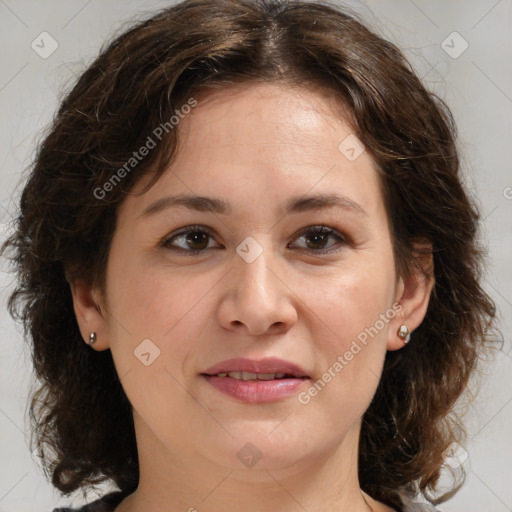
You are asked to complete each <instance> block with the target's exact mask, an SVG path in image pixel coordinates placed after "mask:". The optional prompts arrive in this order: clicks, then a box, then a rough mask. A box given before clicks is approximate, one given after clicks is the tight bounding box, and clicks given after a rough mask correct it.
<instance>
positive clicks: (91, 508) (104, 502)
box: [53, 491, 442, 512]
mask: <svg viewBox="0 0 512 512" xmlns="http://www.w3.org/2000/svg"><path fill="white" fill-rule="evenodd" d="M124 498H125V495H124V494H123V493H122V492H120V491H117V492H112V493H110V494H107V495H105V496H103V498H100V499H99V500H96V501H93V502H92V503H89V504H88V505H84V506H83V507H81V508H54V509H53V512H113V511H114V509H115V508H116V507H117V506H118V505H119V503H121V501H123V499H124ZM397 512H442V511H441V510H439V509H436V508H434V507H433V506H432V505H424V504H420V503H414V502H412V501H410V502H409V503H406V504H405V505H404V507H403V508H402V509H401V510H400V511H397Z"/></svg>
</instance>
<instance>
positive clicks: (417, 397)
mask: <svg viewBox="0 0 512 512" xmlns="http://www.w3.org/2000/svg"><path fill="white" fill-rule="evenodd" d="M251 81H253V82H254V81H263V82H275V83H284V84H287V85H290V86H294V87H318V86H320V87H322V91H324V92H325V94H326V97H327V96H329V97H331V98H333V99H334V100H336V101H337V102H338V104H339V105H340V106H342V107H343V112H344V114H343V115H345V114H346V113H347V111H348V114H349V115H350V119H349V121H350V122H351V124H352V127H353V130H354V133H356V134H357V136H358V137H359V138H360V139H361V141H363V143H364V145H365V146H366V148H367V150H368V151H370V152H371V155H372V156H373V158H374V160H375V162H376V164H377V166H378V172H379V175H380V178H381V181H382V184H383V189H384V196H385V201H386V207H387V212H388V215H389V220H390V225H391V226H392V236H393V243H394V253H395V259H396V264H397V268H398V269H399V271H400V272H402V275H403V274H406V273H408V272H409V271H411V269H412V265H414V263H415V261H416V259H417V254H415V252H414V247H415V246H414V242H415V241H417V240H428V241H430V242H431V244H432V247H433V260H434V278H435V286H434V290H433V292H432V297H431V300H430V303H429V308H428V311H427V314H426V317H425V319H424V321H423V322H422V324H421V325H420V327H419V328H418V329H417V330H416V331H415V333H414V342H413V343H411V344H409V345H408V346H407V347H406V348H404V349H403V350H398V351H393V352H388V353H387V355H386V360H385V365H384V370H383V374H382V378H381V381H380V384H379V386H378V389H377V392H376V394H375V396H374V398H373V400H372V402H371V404H370V406H369V408H368V410H367V411H366V413H365V415H364V418H363V423H362V430H361V436H360V455H359V478H360V485H361V488H362V489H363V490H364V491H365V492H367V493H368V494H370V495H371V496H372V497H374V498H375V499H377V500H380V501H382V502H384V503H386V504H388V505H391V506H393V505H394V506H401V503H402V498H401V496H403V495H404V494H409V495H412V494H415V493H417V492H418V491H419V492H421V493H423V494H424V495H425V496H427V497H429V498H430V499H431V500H432V501H436V500H437V502H441V501H443V500H445V499H447V497H449V496H450V495H451V494H453V492H455V490H456V489H457V488H458V486H457V485H455V486H454V488H453V489H452V491H451V492H448V493H445V494H444V495H442V496H437V498H435V493H436V491H437V489H436V485H437V484H438V483H439V477H440V469H441V466H442V464H443V451H444V450H445V449H446V448H447V447H448V446H449V445H450V444H451V443H452V441H454V440H460V439H461V438H462V437H461V436H463V432H464V429H463V427H462V424H461V422H460V420H459V419H458V417H457V416H456V415H455V414H454V413H453V409H454V405H455V403H456V401H457V399H458V398H459V397H460V395H461V394H462V392H463V391H464V389H465V388H466V387H467V384H468V379H469V377H470V375H471V374H472V372H473V370H474V369H475V367H476V364H477V361H478V358H479V355H480V353H481V352H482V351H483V350H484V348H485V346H486V344H487V342H486V332H487V329H488V328H489V327H490V326H491V325H492V323H493V319H494V314H495V313H494V304H493V302H492V300H491V299H490V298H489V297H488V296H487V295H486V293H485V292H484V291H483V289H482V287H481V286H480V283H479V279H480V275H481V270H482V254H483V253H482V249H481V248H480V246H479V245H478V238H477V228H478V221H479V214H478V211H477V208H476V206H475V202H474V200H473V199H471V198H470V197H469V194H468V192H467V191H466V190H465V188H464V186H463V183H462V180H461V177H460V170H459V159H458V154H457V149H456V145H455V138H456V132H455V126H454V122H453V118H452V115H451V113H450V111H449V109H448V107H447V106H446V105H445V104H444V102H443V101H442V100H441V99H439V98H438V97H436V96H435V95H434V94H432V93H430V92H429V91H427V90H426V89H425V87H424V86H423V85H422V83H421V81H420V80H419V79H418V77H417V76H416V75H415V73H414V71H413V70H412V69H411V66H410V65H409V64H408V62H407V61H406V60H405V58H404V57H403V55H402V54H401V52H400V51H399V50H398V49H397V48H396V47H395V46H394V45H393V44H391V43H390V42H388V41H386V40H383V39H382V38H381V37H380V36H378V35H376V34H375V33H374V32H372V31H371V30H369V29H368V28H366V27H365V26H364V24H363V23H362V22H361V21H360V20H358V19H357V17H356V16H355V15H353V14H349V13H348V11H345V10H342V9H340V8H339V7H338V6H336V5H334V4H331V3H329V2H327V1H325V2H308V1H301V0H291V1H278V0H222V1H219V0H186V1H183V2H181V3H179V4H177V5H174V6H172V7H170V8H167V9H166V10H164V11H162V12H159V13H157V14H156V15H155V16H153V17H152V18H151V19H148V20H146V21H143V22H139V23H138V24H136V26H133V27H132V28H131V29H129V30H128V31H126V32H125V33H123V34H121V35H120V36H118V37H117V38H116V39H115V40H114V41H113V42H111V43H110V44H109V45H108V47H106V48H104V49H103V50H102V51H101V53H100V55H99V57H97V59H96V60H95V61H94V62H93V63H92V64H91V65H90V67H89V68H88V69H87V70H86V71H85V72H84V73H83V74H82V75H81V76H80V78H79V79H78V81H77V83H76V84H75V85H74V87H73V88H72V90H71V91H70V92H69V93H68V94H67V96H66V97H65V98H64V100H63V101H62V103H61V106H60V108H59V110H58V113H57V115H56V117H55V119H54V122H53V124H52V127H51V131H50V132H49V134H48V135H47V136H46V138H45V140H44V141H43V143H42V144H41V146H40V148H39V151H38V154H37V156H36V159H35V163H34V165H33V167H32V168H31V172H30V175H29V177H28V181H27V183H26V185H25V186H24V189H23V192H22V196H21V201H20V211H19V215H18V218H17V223H16V230H15V232H14V234H13V235H12V236H11V237H10V238H9V239H8V240H7V242H6V243H5V244H4V246H3V247H2V252H4V253H8V254H9V255H10V257H11V259H12V261H13V263H14V267H15V271H16V272H17V274H18V285H17V288H16V290H15V291H14V292H13V293H12V295H11V297H10V302H9V307H10V312H11V314H12V315H13V316H14V317H15V318H16V319H18V320H21V321H22V322H23V323H24V327H25V333H26V338H27V341H28V342H29V343H30V348H31V353H32V359H33V365H34V368H35V375H36V377H37V379H38V380H39V381H40V387H39V388H38V389H37V390H36V391H35V392H34V393H33V395H32V397H31V398H32V400H31V404H30V417H31V421H32V423H33V425H32V428H33V434H35V442H36V445H37V447H38V448H39V449H40V450H41V454H42V456H43V457H44V460H45V464H46V467H47V468H48V471H49V472H50V473H51V478H52V483H53V485H54V486H55V487H57V488H58V489H59V490H60V491H61V492H62V493H64V494H68V493H71V492H73V491H75V490H77V489H80V488H86V487H88V486H89V487H90V486H94V485H97V484H98V483H100V482H103V481H109V480H111V481H113V482H114V483H115V484H116V485H117V486H118V487H119V488H120V490H121V491H123V493H126V494H127V495H128V494H130V493H132V492H133V491H134V490H135V489H136V487H137V484H138V478H139V467H138V459H137V445H136V438H135V432H134V427H133V419H132V411H131V405H130V403H129V401H128V399H127V397H126V395H125V393H124V391H123V387H122V385H121V383H120V380H119V378H118V375H117V373H116V369H115V366H114V364H113V360H112V356H111V353H110V351H108V350H107V351H102V352H97V351H94V350H91V349H90V348H89V347H88V346H87V345H86V344H84V342H83V340H82V337H81V335H80V331H79V329H78V324H77V321H76V317H75V314H74V310H73V303H72V297H71V292H70V284H69V283H70V282H71V281H72V280H74V279H77V278H80V279H84V280H87V281H88V282H90V283H94V284H97V285H99V286H100V287H103V286H104V279H105V269H106V262H107V260H108V256H109V245H110V241H111V239H112V236H113V233H114V231H115V228H116V211H117V209H118V207H119V205H120V204H121V203H122V201H123V200H124V198H125V197H126V196H127V194H129V193H130V191H131V190H132V188H133V187H134V185H135V183H137V182H138V181H139V180H140V179H141V178H142V177H143V176H145V175H147V174H148V173H152V174H153V176H152V178H153V179H152V180H151V182H150V185H151V184H153V183H154V182H155V181H156V180H157V179H158V178H159V177H160V176H161V175H162V173H163V172H164V171H165V169H166V168H167V167H168V165H169V164H170V163H171V162H172V159H173V158H174V157H175V155H176V153H177V150H178V142H179V140H178V136H179V132H180V130H179V126H175V127H174V129H168V130H166V133H165V134H164V136H162V140H161V141H160V142H159V143H158V146H157V148H156V149H155V150H154V151H152V152H150V153H149V154H148V155H147V156H146V157H145V158H144V159H143V160H141V161H140V162H137V164H136V165H134V166H133V168H130V169H129V171H126V169H125V171H126V172H124V173H122V174H123V176H122V179H120V180H117V181H112V179H113V176H114V175H115V174H116V173H118V174H117V175H118V177H119V170H120V169H121V168H122V166H123V165H124V164H125V163H126V162H127V161H128V160H129V159H130V158H132V157H133V152H134V150H136V149H137V148H139V147H141V146H142V145H143V144H144V142H145V141H147V139H148V137H149V136H151V134H152V133H153V132H154V129H155V127H157V126H160V125H163V124H164V123H168V121H169V119H170V118H171V116H172V115H174V114H175V113H176V110H179V109H180V108H181V106H182V105H184V104H185V103H186V102H187V99H189V98H191V97H193V96H194V95H196V94H197V95H198V96H199V95H200V93H201V91H211V90H215V89H221V88H226V87H227V86H229V85H234V84H239V83H244V82H251ZM340 115H341V110H340ZM109 180H110V181H109ZM107 182H109V183H110V184H111V186H110V187H108V193H106V192H105V190H106V189H105V188H104V186H105V183H107ZM100 196H101V197H100ZM106 390H108V391H106ZM120 427H121V428H120ZM459 486H460V484H459Z"/></svg>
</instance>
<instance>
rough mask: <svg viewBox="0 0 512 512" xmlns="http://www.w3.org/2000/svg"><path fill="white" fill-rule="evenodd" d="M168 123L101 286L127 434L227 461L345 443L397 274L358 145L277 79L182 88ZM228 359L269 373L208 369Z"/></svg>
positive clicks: (318, 455)
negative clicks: (167, 151)
mask: <svg viewBox="0 0 512 512" xmlns="http://www.w3.org/2000/svg"><path fill="white" fill-rule="evenodd" d="M179 129H180V142H181V146H180V152H179V155H178V157H177V159H176V160H175V161H174V162H173V163H172V165H171V166H170V168H169V169H168V171H167V172H166V173H165V175H163V176H162V177H161V178H160V179H159V181H158V182H157V183H156V184H155V185H154V186H153V187H152V188H151V189H150V190H149V191H147V192H145V193H144V194H142V195H136V194H133V195H130V196H129V197H128V198H127V199H126V200H125V202H124V203H123V204H122V205H121V207H120V209H119V211H118V222H117V228H116V232H115V234H114V238H113V241H112V246H111V252H110V255H109V260H108V266H107V278H106V294H105V298H104V300H105V301H104V302H103V303H102V305H103V306H104V311H106V313H105V315H106V316H105V323H106V328H105V333H104V334H103V335H100V337H101V336H103V338H104V339H105V340H106V345H105V347H104V348H107V347H108V348H110V350H111V351H112V355H113V358H114V362H115V365H116V369H117V372H118V374H119V377H120V379H121V382H122V385H123V387H124V390H125V392H126V394H127V396H128V398H129V400H130V402H131V404H132V406H133V412H134V419H135V423H136V428H137V432H138V435H140V436H145V437H146V438H147V439H149V438H151V439H153V440H157V441H158V444H159V445H160V446H163V447H164V448H165V450H167V451H168V453H169V454H171V456H172V457H174V458H175V459H176V460H179V459H183V460H184V459H185V458H186V457H189V456H191V454H194V456H197V457H201V458H203V459H204V460H208V461H212V462H214V463H216V464H221V465H223V466H226V467H230V468H243V465H242V462H241V460H242V458H241V456H240V453H239V451H240V450H241V449H242V448H243V447H245V448H243V449H244V450H246V451H247V450H249V452H251V450H252V451H253V452H254V453H252V455H255V454H256V455H257V454H258V453H259V454H261V457H262V458H261V460H260V462H259V463H258V468H260V469H276V468H281V469H285V468H292V467H295V466H297V465H300V464H311V463H313V462H315V461H319V460H321V459H322V457H324V456H325V455H326V454H328V453H332V452H333V451H336V450H337V449H338V448H339V447H340V446H342V445H343V443H346V442H348V441H347V439H351V440H352V441H351V442H352V444H354V443H356V441H357V433H358V431H359V427H360V418H361V416H362V415H363V413H364V412H365V410H366V409H367V407H368V406H369V403H370V401H371V399H372V397H373V395H374V393H375V390H376V387H377V384H378V382H379V378H380V375H381V370H382V365H383V361H384V357H385V353H386V349H387V348H390V346H391V345H392V343H393V342H391V341H390V340H392V339H395V338H396V330H397V326H398V325H399V323H397V322H398V317H399V316H400V315H399V314H398V311H399V309H400V306H396V301H399V300H400V295H401V293H402V291H403V287H402V286H401V280H400V279H399V277H398V276H397V275H396V273H395V265H394V259H393V247H392V241H391V238H390V227H389V225H388V221H387V216H386V211H385V207H384V201H383V196H382V193H381V190H380V187H379V181H378V175H377V172H376V170H375V166H374V163H373V161H372V159H371V157H370V155H369V154H368V152H367V151H363V152H362V154H360V155H359V156H358V157H357V158H354V156H357V152H358V149H359V148H358V147H356V146H354V139H353V138H349V139H347V137H349V136H350V135H351V133H352V130H351V128H350V126H349V125H348V124H347V123H346V122H345V121H344V120H343V119H340V117H339V114H335V112H334V111H333V109H332V105H329V104H328V103H327V102H326V99H325V95H322V94H321V93H319V92H317V91H313V90H292V89H289V88H285V87H284V86H279V85H275V84H272V85H271V84H264V85H263V84H262V85H255V84H251V85H245V86H243V87H242V86H240V87H238V88H237V89H230V90H229V91H227V92H226V91H225V92H222V93H214V94H211V95H209V96H205V97H203V98H198V105H197V106H196V107H195V108H194V109H193V110H192V111H191V112H190V113H189V114H188V115H187V116H186V117H184V119H182V120H181V121H180V125H179ZM352 137H353V136H352ZM343 141H345V142H343ZM340 144H341V146H340ZM351 147H354V148H355V150H354V151H350V148H351ZM340 148H341V149H340ZM144 184H145V182H144V181H142V182H140V183H139V184H138V186H137V188H136V190H135V191H136V192H137V191H140V190H142V188H143V186H144ZM193 196H199V197H201V198H203V199H202V200H198V199H194V197H193ZM206 198H208V199H206ZM235 358H245V360H242V361H238V362H229V360H233V359H235ZM269 358H276V359H278V360H279V361H276V360H275V359H274V360H269ZM247 360H249V361H247ZM225 361H228V362H227V363H224V362H225ZM219 364H220V366H218V365H219ZM244 365H245V366H244ZM215 366H216V368H213V367H215ZM244 369H245V371H251V370H253V371H252V372H251V373H259V374H268V375H259V377H258V378H259V380H255V379H254V376H251V375H248V376H247V375H246V376H245V377H249V380H248V381H243V380H240V377H242V375H237V374H231V375H227V376H225V377H223V376H222V373H227V372H228V371H230V370H231V371H242V370H244ZM280 370H282V371H281V372H280ZM272 373H287V374H290V375H291V378H288V377H287V376H285V378H284V379H278V378H277V377H282V376H280V375H278V376H275V375H272ZM205 374H208V375H205ZM217 374H220V375H218V376H212V375H217ZM262 379H263V380H262ZM265 379H269V380H268V381H265ZM315 383H316V386H315ZM246 443H251V445H252V446H250V447H247V446H246ZM243 453H244V452H242V454H243Z"/></svg>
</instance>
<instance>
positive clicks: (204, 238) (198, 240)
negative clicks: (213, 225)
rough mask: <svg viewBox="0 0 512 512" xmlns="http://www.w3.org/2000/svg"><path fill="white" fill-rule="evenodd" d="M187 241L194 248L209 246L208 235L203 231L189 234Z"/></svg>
mask: <svg viewBox="0 0 512 512" xmlns="http://www.w3.org/2000/svg"><path fill="white" fill-rule="evenodd" d="M187 243H188V244H189V246H190V247H191V248H192V249H206V247H207V246H208V235H207V234H206V233H201V232H194V233H189V234H188V235H187ZM198 245H199V247H198Z"/></svg>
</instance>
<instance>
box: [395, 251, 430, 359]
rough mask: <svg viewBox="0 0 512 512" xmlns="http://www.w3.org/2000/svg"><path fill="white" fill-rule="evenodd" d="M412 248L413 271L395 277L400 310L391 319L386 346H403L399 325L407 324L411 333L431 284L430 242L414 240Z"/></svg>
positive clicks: (424, 308) (421, 316)
mask: <svg viewBox="0 0 512 512" xmlns="http://www.w3.org/2000/svg"><path fill="white" fill-rule="evenodd" d="M414 251H417V253H416V265H415V266H414V268H413V271H412V274H410V275H408V276H405V277H400V278H399V280H398V285H397V291H396V297H395V303H398V304H399V305H400V310H399V311H398V312H397V314H396V315H395V317H394V318H393V320H392V321H391V322H390V326H389V331H388V339H387V345H386V347H387V349H388V350H398V349H400V348H402V347H403V346H404V344H405V343H404V340H402V338H400V337H399V336H398V329H399V328H400V326H401V325H405V326H407V328H408V329H409V332H411V333H412V332H413V331H414V329H416V328H417V327H418V326H419V325H420V324H421V322H422V321H423V319H424V318H425V315H426V314H427V308H428V303H429V301H430V294H431V292H432V289H433V288H434V282H435V280H434V260H433V256H432V244H430V243H429V242H418V243H416V244H414ZM412 337H414V334H412Z"/></svg>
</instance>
